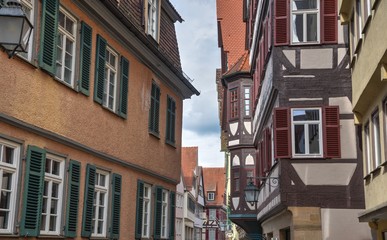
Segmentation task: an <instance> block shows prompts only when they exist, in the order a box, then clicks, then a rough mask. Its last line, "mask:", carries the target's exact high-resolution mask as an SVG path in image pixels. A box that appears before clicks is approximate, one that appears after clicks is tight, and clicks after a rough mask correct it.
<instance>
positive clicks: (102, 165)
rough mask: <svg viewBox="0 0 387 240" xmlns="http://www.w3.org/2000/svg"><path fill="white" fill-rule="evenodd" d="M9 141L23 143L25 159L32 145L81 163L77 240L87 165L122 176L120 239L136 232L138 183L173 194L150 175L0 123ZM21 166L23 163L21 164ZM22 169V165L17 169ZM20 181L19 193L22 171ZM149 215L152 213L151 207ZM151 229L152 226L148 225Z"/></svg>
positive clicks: (0, 134) (171, 187)
mask: <svg viewBox="0 0 387 240" xmlns="http://www.w3.org/2000/svg"><path fill="white" fill-rule="evenodd" d="M8 136H9V137H10V138H12V139H13V140H18V141H20V142H22V143H23V146H22V149H23V152H22V153H21V156H22V158H24V157H25V156H26V154H27V153H26V152H27V146H28V145H34V146H37V147H39V148H43V149H46V150H47V151H48V152H50V153H53V154H60V155H61V156H64V157H65V158H66V160H67V161H68V160H70V159H74V160H77V161H79V162H80V163H81V171H80V172H81V174H80V176H81V179H80V185H79V187H80V191H79V202H78V203H79V209H80V211H79V212H78V224H77V225H78V234H77V236H78V237H77V239H81V237H80V231H81V226H82V209H83V204H84V201H83V199H84V192H85V189H84V188H85V178H86V166H87V164H88V163H90V164H93V165H95V166H96V167H97V168H99V169H102V170H105V171H108V172H109V173H118V174H120V175H121V176H122V188H121V212H120V216H121V218H120V224H121V225H120V236H129V237H130V238H132V239H134V232H135V225H136V223H135V221H136V214H135V213H136V211H137V209H136V204H135V203H136V196H137V180H138V179H141V180H143V181H144V182H146V183H149V184H151V185H159V186H163V187H164V188H166V189H168V190H171V191H175V185H174V184H171V183H170V184H167V183H165V182H163V181H161V180H160V179H158V178H154V177H150V176H149V175H146V174H143V173H140V172H138V171H133V170H131V169H128V168H127V167H125V166H122V165H120V164H117V163H113V162H107V161H106V160H104V159H101V158H98V157H96V156H94V155H91V154H88V153H85V152H84V151H80V150H77V149H75V148H71V147H69V146H66V145H63V144H60V143H58V142H55V141H52V140H50V139H47V138H44V137H42V136H39V135H37V134H35V133H31V132H29V131H25V130H22V129H20V128H16V127H13V126H10V125H8V124H5V123H3V122H0V137H1V138H7V137H8ZM22 163H23V164H24V163H25V162H22ZM20 169H23V166H21V167H20ZM20 176H21V177H20V178H19V180H18V183H19V186H20V187H21V188H20V190H19V191H18V192H20V193H22V192H23V191H24V189H23V186H24V184H21V183H23V182H24V176H25V174H24V172H23V173H22V174H20ZM22 203H23V201H19V202H18V203H17V204H18V208H19V211H18V213H19V214H18V215H19V216H18V217H17V219H18V220H19V221H20V218H21V212H22V211H21V208H22V207H23V206H22ZM153 205H154V204H152V205H151V207H152V209H151V212H154V209H153V207H154V206H153ZM151 227H152V226H151Z"/></svg>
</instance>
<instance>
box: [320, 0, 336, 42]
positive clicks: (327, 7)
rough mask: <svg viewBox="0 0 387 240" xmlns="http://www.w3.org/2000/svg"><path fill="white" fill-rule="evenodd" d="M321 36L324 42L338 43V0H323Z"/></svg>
mask: <svg viewBox="0 0 387 240" xmlns="http://www.w3.org/2000/svg"><path fill="white" fill-rule="evenodd" d="M321 10H322V14H321V15H322V19H321V25H322V26H321V30H322V32H321V36H322V43H337V24H338V22H337V3H336V0H323V1H322V9H321Z"/></svg>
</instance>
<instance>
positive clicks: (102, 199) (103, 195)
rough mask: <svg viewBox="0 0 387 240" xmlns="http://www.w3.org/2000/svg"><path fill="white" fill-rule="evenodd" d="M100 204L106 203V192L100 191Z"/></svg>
mask: <svg viewBox="0 0 387 240" xmlns="http://www.w3.org/2000/svg"><path fill="white" fill-rule="evenodd" d="M98 204H99V205H100V206H103V205H104V204H105V193H102V192H100V193H99V203H98Z"/></svg>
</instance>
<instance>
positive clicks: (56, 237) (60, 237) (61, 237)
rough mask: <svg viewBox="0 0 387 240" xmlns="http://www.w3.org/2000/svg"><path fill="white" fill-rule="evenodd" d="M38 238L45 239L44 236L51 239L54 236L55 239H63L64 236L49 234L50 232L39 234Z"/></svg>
mask: <svg viewBox="0 0 387 240" xmlns="http://www.w3.org/2000/svg"><path fill="white" fill-rule="evenodd" d="M39 238H43V239H45V238H47V239H53V238H55V239H65V238H66V237H64V236H58V235H50V234H40V235H39Z"/></svg>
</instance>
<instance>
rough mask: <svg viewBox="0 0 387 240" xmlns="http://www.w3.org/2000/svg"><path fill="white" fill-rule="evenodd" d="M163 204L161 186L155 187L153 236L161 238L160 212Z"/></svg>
mask: <svg viewBox="0 0 387 240" xmlns="http://www.w3.org/2000/svg"><path fill="white" fill-rule="evenodd" d="M162 205H163V188H162V187H159V186H157V187H156V201H155V219H154V238H155V239H160V238H161V212H162Z"/></svg>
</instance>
